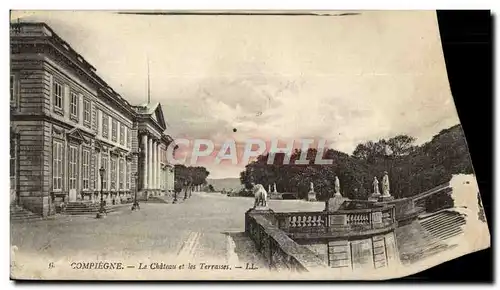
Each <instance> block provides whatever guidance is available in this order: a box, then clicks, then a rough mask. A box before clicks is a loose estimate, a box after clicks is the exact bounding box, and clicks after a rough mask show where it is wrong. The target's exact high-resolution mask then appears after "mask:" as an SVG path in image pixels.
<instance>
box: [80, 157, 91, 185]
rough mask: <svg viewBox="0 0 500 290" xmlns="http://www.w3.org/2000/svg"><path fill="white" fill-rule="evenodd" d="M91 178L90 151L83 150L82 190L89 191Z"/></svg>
mask: <svg viewBox="0 0 500 290" xmlns="http://www.w3.org/2000/svg"><path fill="white" fill-rule="evenodd" d="M89 176H90V151H89V150H86V149H83V151H82V189H89V187H90V184H89Z"/></svg>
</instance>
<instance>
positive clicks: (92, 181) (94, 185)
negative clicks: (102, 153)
mask: <svg viewBox="0 0 500 290" xmlns="http://www.w3.org/2000/svg"><path fill="white" fill-rule="evenodd" d="M91 154H92V161H91V162H90V164H92V167H91V168H93V169H94V174H93V175H91V177H90V178H91V179H90V184H91V185H92V188H93V189H97V176H98V174H99V168H97V161H98V159H97V158H98V156H97V153H96V152H95V151H94V152H92V153H91ZM91 172H92V171H91Z"/></svg>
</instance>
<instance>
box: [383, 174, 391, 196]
mask: <svg viewBox="0 0 500 290" xmlns="http://www.w3.org/2000/svg"><path fill="white" fill-rule="evenodd" d="M382 193H383V195H384V196H391V194H390V193H389V175H388V173H387V171H384V177H383V178H382Z"/></svg>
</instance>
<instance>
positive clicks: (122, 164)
mask: <svg viewBox="0 0 500 290" xmlns="http://www.w3.org/2000/svg"><path fill="white" fill-rule="evenodd" d="M119 172H120V177H119V181H120V185H119V186H120V190H122V189H124V188H123V186H124V185H125V166H124V163H123V159H120V170H119Z"/></svg>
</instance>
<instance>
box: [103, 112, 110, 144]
mask: <svg viewBox="0 0 500 290" xmlns="http://www.w3.org/2000/svg"><path fill="white" fill-rule="evenodd" d="M108 126H109V119H108V115H106V114H105V113H104V112H103V113H102V137H103V138H106V139H107V138H108V134H109V129H108Z"/></svg>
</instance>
